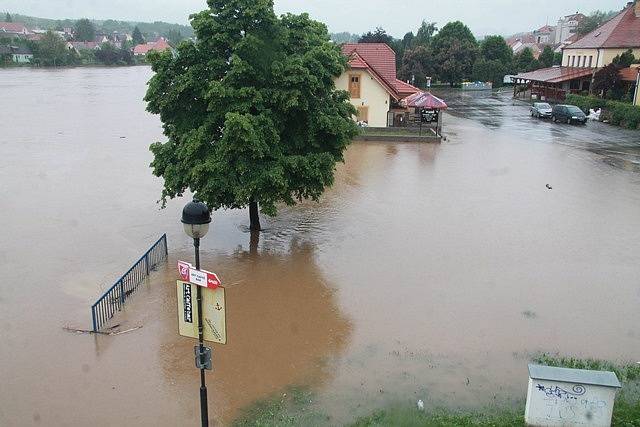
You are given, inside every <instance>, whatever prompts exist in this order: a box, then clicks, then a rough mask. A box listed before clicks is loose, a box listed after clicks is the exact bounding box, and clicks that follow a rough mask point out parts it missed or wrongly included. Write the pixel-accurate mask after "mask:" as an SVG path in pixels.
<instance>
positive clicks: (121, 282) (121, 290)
mask: <svg viewBox="0 0 640 427" xmlns="http://www.w3.org/2000/svg"><path fill="white" fill-rule="evenodd" d="M123 304H124V286H123V280H122V277H121V278H120V307H119V308H118V311H120V309H122V305H123Z"/></svg>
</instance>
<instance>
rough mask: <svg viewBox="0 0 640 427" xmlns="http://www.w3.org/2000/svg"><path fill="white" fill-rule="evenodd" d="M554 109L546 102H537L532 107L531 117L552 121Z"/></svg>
mask: <svg viewBox="0 0 640 427" xmlns="http://www.w3.org/2000/svg"><path fill="white" fill-rule="evenodd" d="M551 112H552V108H551V105H549V104H547V103H546V102H535V103H534V104H533V106H532V107H531V117H537V118H543V119H550V118H551Z"/></svg>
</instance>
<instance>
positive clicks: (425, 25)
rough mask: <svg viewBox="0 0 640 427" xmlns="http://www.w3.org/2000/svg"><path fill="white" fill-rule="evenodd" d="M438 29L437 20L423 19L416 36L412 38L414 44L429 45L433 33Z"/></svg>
mask: <svg viewBox="0 0 640 427" xmlns="http://www.w3.org/2000/svg"><path fill="white" fill-rule="evenodd" d="M436 31H438V27H436V23H435V22H427V21H422V24H421V25H420V28H418V32H417V33H416V36H415V38H414V39H413V40H412V42H413V45H414V46H429V44H430V43H431V39H432V38H433V35H434V34H435V33H436Z"/></svg>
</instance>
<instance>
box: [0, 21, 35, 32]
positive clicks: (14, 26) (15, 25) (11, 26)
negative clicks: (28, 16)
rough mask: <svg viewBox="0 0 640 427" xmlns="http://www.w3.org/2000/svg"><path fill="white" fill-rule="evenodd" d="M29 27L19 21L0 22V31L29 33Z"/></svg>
mask: <svg viewBox="0 0 640 427" xmlns="http://www.w3.org/2000/svg"><path fill="white" fill-rule="evenodd" d="M29 32H30V31H29V29H28V28H27V27H25V25H24V24H22V23H20V22H0V33H7V34H29Z"/></svg>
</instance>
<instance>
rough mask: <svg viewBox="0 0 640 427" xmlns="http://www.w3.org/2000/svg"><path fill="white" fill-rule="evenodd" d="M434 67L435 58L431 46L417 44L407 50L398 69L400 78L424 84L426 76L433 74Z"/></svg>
mask: <svg viewBox="0 0 640 427" xmlns="http://www.w3.org/2000/svg"><path fill="white" fill-rule="evenodd" d="M434 69H435V64H434V58H433V55H432V52H431V50H430V49H429V47H427V46H417V47H415V48H413V49H410V50H407V51H406V52H405V54H404V57H403V58H402V66H401V67H400V69H399V70H398V78H400V79H401V80H403V81H410V82H411V84H415V85H417V86H424V85H425V84H426V77H430V76H433V73H434Z"/></svg>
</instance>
